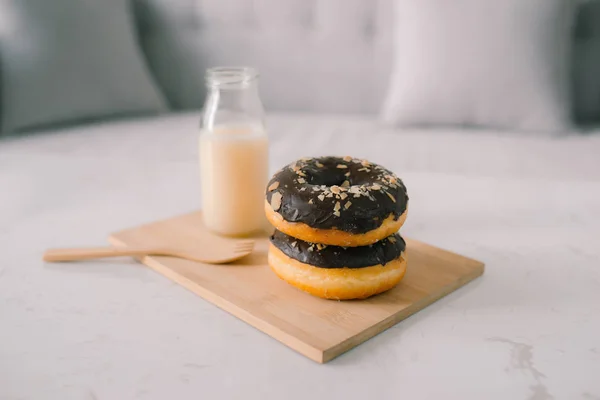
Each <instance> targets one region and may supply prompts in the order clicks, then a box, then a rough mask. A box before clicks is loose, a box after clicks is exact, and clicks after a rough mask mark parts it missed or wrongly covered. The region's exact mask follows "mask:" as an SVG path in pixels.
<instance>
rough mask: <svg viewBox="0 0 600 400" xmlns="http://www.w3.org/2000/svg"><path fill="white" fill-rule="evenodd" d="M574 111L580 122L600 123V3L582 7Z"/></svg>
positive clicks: (575, 58) (596, 0) (574, 72)
mask: <svg viewBox="0 0 600 400" xmlns="http://www.w3.org/2000/svg"><path fill="white" fill-rule="evenodd" d="M573 52H574V54H573V57H572V59H573V70H572V79H573V111H574V116H575V119H576V120H577V121H578V122H582V123H590V122H595V121H598V120H600V1H599V0H594V1H586V2H584V3H583V4H581V6H580V7H579V10H578V15H577V24H576V29H575V48H574V49H573Z"/></svg>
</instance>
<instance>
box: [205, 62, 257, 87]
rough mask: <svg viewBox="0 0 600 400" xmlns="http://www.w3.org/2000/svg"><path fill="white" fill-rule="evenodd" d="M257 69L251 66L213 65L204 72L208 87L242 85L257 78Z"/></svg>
mask: <svg viewBox="0 0 600 400" xmlns="http://www.w3.org/2000/svg"><path fill="white" fill-rule="evenodd" d="M258 76H259V74H258V71H257V70H256V69H255V68H253V67H244V66H242V67H227V66H223V67H213V68H208V69H207V70H206V74H205V80H206V84H207V85H208V86H209V87H218V86H228V87H233V86H236V87H244V86H247V85H248V84H250V83H251V82H253V81H255V80H257V79H258Z"/></svg>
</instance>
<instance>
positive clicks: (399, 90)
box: [382, 0, 575, 132]
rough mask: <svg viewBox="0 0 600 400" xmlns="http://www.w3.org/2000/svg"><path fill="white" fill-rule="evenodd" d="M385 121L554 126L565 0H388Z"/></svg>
mask: <svg viewBox="0 0 600 400" xmlns="http://www.w3.org/2000/svg"><path fill="white" fill-rule="evenodd" d="M394 6H395V10H394V13H395V32H394V40H395V44H394V51H395V55H394V58H395V60H394V69H393V74H392V80H391V85H390V88H389V92H388V96H387V98H386V100H385V103H384V105H383V110H382V117H383V119H384V121H385V122H387V123H390V124H393V125H400V126H401V125H461V126H474V127H478V126H479V127H493V128H501V129H516V130H529V131H546V132H548V131H552V132H556V131H562V130H566V129H568V128H569V125H570V95H569V92H570V91H569V67H570V62H569V60H570V51H571V29H572V25H573V22H574V8H575V3H574V1H572V0H452V1H448V0H396V2H395V4H394Z"/></svg>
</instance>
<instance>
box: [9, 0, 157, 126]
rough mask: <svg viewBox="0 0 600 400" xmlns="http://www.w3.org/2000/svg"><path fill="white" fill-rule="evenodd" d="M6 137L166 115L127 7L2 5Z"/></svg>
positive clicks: (113, 1) (121, 2)
mask: <svg viewBox="0 0 600 400" xmlns="http://www.w3.org/2000/svg"><path fill="white" fill-rule="evenodd" d="M0 20H1V21H0V57H1V61H2V69H1V73H2V82H1V84H0V88H1V90H2V109H3V111H2V114H3V115H2V121H3V131H18V130H27V129H31V128H37V127H43V126H47V125H55V124H63V123H67V122H70V121H78V120H86V119H97V118H101V117H107V116H113V115H123V114H139V113H149V112H152V113H154V112H158V111H161V110H163V109H164V101H163V99H162V95H161V94H160V92H159V91H158V90H157V88H156V86H155V84H154V82H153V80H152V78H151V76H150V75H149V73H148V71H147V67H146V65H145V63H144V61H143V58H142V55H141V53H140V51H139V49H138V47H137V44H136V41H135V37H134V32H135V31H134V29H133V27H132V18H131V14H130V10H129V6H128V1H127V0H102V1H92V0H88V1H82V0H52V1H48V0H0Z"/></svg>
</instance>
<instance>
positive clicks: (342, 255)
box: [271, 230, 406, 268]
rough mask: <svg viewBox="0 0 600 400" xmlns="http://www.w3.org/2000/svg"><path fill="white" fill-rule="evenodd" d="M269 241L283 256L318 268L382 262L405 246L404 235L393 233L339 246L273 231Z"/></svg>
mask: <svg viewBox="0 0 600 400" xmlns="http://www.w3.org/2000/svg"><path fill="white" fill-rule="evenodd" d="M271 243H273V245H274V246H275V247H277V248H278V249H279V250H281V251H282V252H283V253H284V254H285V255H286V256H288V257H290V258H293V259H294V260H298V261H300V262H302V263H305V264H310V265H313V266H315V267H320V268H344V267H345V268H364V267H370V266H372V265H379V264H382V265H385V264H386V263H388V262H390V261H392V260H395V259H396V258H398V257H399V256H400V254H402V252H403V251H404V249H405V248H406V243H405V242H404V239H402V237H400V235H399V234H397V233H396V234H394V235H392V236H389V237H387V238H385V239H382V240H380V241H379V242H376V243H374V244H372V245H370V246H361V247H339V246H326V245H321V244H315V243H309V242H305V241H303V240H299V239H296V238H293V237H291V236H288V235H286V234H285V233H283V232H280V231H277V230H276V231H275V233H274V234H273V236H271Z"/></svg>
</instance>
